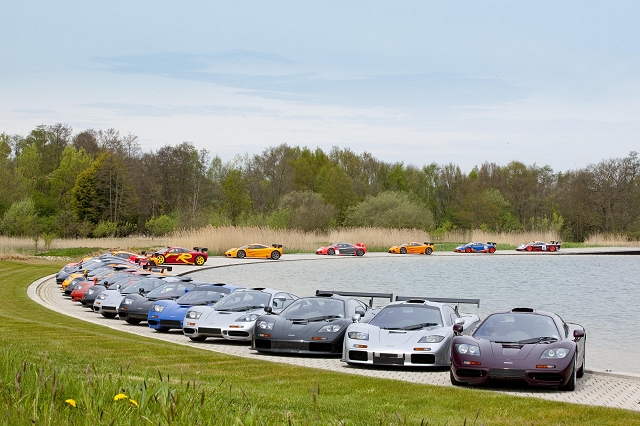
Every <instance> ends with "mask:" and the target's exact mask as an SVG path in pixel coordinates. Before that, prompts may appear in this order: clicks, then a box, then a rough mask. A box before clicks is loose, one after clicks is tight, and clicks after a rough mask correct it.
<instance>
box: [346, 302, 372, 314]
mask: <svg viewBox="0 0 640 426" xmlns="http://www.w3.org/2000/svg"><path fill="white" fill-rule="evenodd" d="M358 308H361V309H362V310H364V311H365V312H367V309H368V308H367V305H365V304H364V303H362V302H361V301H359V300H357V299H349V300H348V301H347V311H348V312H347V313H348V314H349V315H353V314H355V313H356V309H358Z"/></svg>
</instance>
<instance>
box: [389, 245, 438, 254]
mask: <svg viewBox="0 0 640 426" xmlns="http://www.w3.org/2000/svg"><path fill="white" fill-rule="evenodd" d="M389 253H399V254H406V253H412V254H431V253H433V243H429V242H425V243H404V244H400V245H399V246H393V247H391V248H390V249H389Z"/></svg>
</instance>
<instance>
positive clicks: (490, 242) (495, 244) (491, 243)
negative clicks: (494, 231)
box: [487, 241, 498, 246]
mask: <svg viewBox="0 0 640 426" xmlns="http://www.w3.org/2000/svg"><path fill="white" fill-rule="evenodd" d="M487 244H490V245H493V246H497V245H498V243H494V242H492V241H487Z"/></svg>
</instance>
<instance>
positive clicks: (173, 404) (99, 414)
mask: <svg viewBox="0 0 640 426" xmlns="http://www.w3.org/2000/svg"><path fill="white" fill-rule="evenodd" d="M59 266H60V265H55V264H51V263H39V264H32V263H24V262H18V261H0V288H1V289H2V294H3V297H2V298H0V340H1V342H2V345H1V349H0V423H1V424H7V425H22V424H25V425H26V424H38V425H41V424H42V425H58V424H76V425H102V424H105V425H106V424H109V425H111V424H113V425H120V424H121V425H138V424H139V425H147V424H156V425H157V424H160V425H169V424H180V425H192V424H222V425H225V424H244V425H272V424H295V425H300V424H305V425H306V424H317V425H324V424H331V425H356V424H363V425H365V424H366V425H371V424H389V425H421V424H429V425H444V424H448V425H464V424H467V425H470V424H478V425H479V424H486V425H513V424H528V425H532V424H533V425H543V424H544V425H546V424H583V425H602V424H637V423H638V420H639V416H640V415H639V414H638V413H635V412H629V411H624V410H616V409H607V408H600V407H589V406H576V405H573V404H566V403H556V402H550V401H545V400H539V399H531V398H520V397H510V396H507V395H503V394H499V393H496V392H488V391H481V390H469V389H449V388H441V387H434V386H426V385H418V384H411V383H406V382H400V381H392V380H384V379H369V378H363V377H359V376H352V375H348V374H339V373H332V372H326V371H320V370H315V369H308V368H300V367H293V366H290V365H284V364H277V363H270V362H266V361H260V360H253V359H239V358H236V357H232V356H227V355H223V354H216V353H212V352H209V351H204V350H199V349H194V348H188V347H182V346H176V345H173V344H170V343H165V342H161V341H156V340H153V339H145V338H141V337H139V336H134V335H129V334H124V333H119V332H117V331H114V330H110V329H107V328H104V327H100V326H98V325H95V324H89V323H85V322H83V321H80V320H76V319H73V318H69V317H66V316H63V315H60V314H57V313H55V312H52V311H50V310H48V309H46V308H44V307H42V306H40V305H38V304H36V303H34V302H33V301H31V300H30V299H29V298H28V296H27V295H26V287H27V286H28V285H29V284H30V283H31V282H33V281H35V280H36V279H37V278H39V277H41V276H44V275H47V274H49V273H53V272H55V271H56V270H57V269H58V267H59Z"/></svg>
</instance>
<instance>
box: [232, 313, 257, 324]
mask: <svg viewBox="0 0 640 426" xmlns="http://www.w3.org/2000/svg"><path fill="white" fill-rule="evenodd" d="M259 316H260V315H258V314H247V315H243V316H241V317H240V318H238V319H237V320H236V321H237V322H252V321H255V320H257V319H258V317H259Z"/></svg>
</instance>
